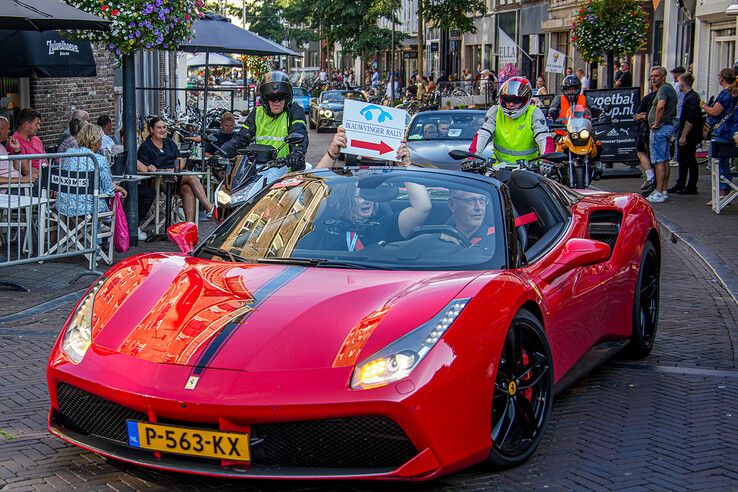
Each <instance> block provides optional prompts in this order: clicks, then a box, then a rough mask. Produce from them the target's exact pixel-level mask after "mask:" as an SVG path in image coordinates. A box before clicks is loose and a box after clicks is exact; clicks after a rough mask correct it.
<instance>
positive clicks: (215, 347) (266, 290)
mask: <svg viewBox="0 0 738 492" xmlns="http://www.w3.org/2000/svg"><path fill="white" fill-rule="evenodd" d="M305 270H306V268H305V267H300V266H290V267H287V268H286V269H285V270H284V271H282V272H280V273H279V274H278V275H276V276H275V277H274V278H272V279H271V280H269V281H268V282H267V283H265V284H264V285H262V286H261V287H259V288H258V289H257V290H255V291H254V292H253V294H252V296H251V299H249V301H248V302H247V303H246V304H247V305H249V306H250V307H252V308H254V309H255V308H257V307H258V306H259V305H261V304H262V303H263V302H264V301H266V300H267V299H269V298H270V297H271V296H272V295H273V294H274V293H275V292H277V291H278V290H279V289H281V288H282V287H284V286H285V285H287V284H288V283H289V282H291V281H292V280H294V279H295V278H296V277H297V276H298V275H300V274H301V273H302V272H304V271H305ZM252 312H253V309H252V310H250V311H247V312H245V313H243V314H242V315H240V316H238V317H236V318H234V319H233V320H231V321H230V322H229V323H228V324H226V325H225V326H224V327H223V329H222V330H221V331H220V333H218V335H216V336H215V337H213V339H212V340H211V342H210V343H209V344H208V346H207V348H206V349H205V350H204V351H203V353H202V355H201V356H200V358H199V359H198V360H197V362H195V367H194V369H193V370H192V375H193V376H202V374H203V373H204V372H205V370H206V369H207V368H208V365H209V364H210V362H212V361H213V359H215V357H217V355H218V353H219V352H220V350H221V349H222V348H223V347H224V346H225V345H226V344H227V343H228V340H230V338H231V336H233V334H234V333H235V332H236V328H238V327H239V326H240V325H241V324H242V323H243V321H244V320H245V319H246V318H248V317H249V316H250V315H251V313H252Z"/></svg>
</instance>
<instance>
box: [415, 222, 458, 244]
mask: <svg viewBox="0 0 738 492" xmlns="http://www.w3.org/2000/svg"><path fill="white" fill-rule="evenodd" d="M435 233H439V234H448V235H449V236H453V237H454V238H456V239H458V240H459V241H460V242H461V245H462V246H464V247H465V248H470V247H471V246H472V243H471V241H469V238H468V237H466V236H465V235H463V234H462V233H460V232H459V231H457V230H456V229H455V228H454V227H451V226H450V225H445V224H437V225H424V226H420V227H416V228H415V229H414V230H413V232H412V233H410V237H409V238H408V239H412V238H414V237H417V236H422V235H424V234H435Z"/></svg>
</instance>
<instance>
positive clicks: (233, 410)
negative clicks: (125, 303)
mask: <svg viewBox="0 0 738 492" xmlns="http://www.w3.org/2000/svg"><path fill="white" fill-rule="evenodd" d="M92 352H93V349H90V351H89V352H88V354H87V355H86V356H85V359H84V361H83V363H82V364H79V365H74V364H71V363H68V362H63V361H60V360H59V358H57V361H56V362H52V363H51V364H50V366H49V370H48V384H49V393H50V397H51V408H50V412H49V430H50V431H51V432H52V433H53V434H55V435H57V436H58V437H60V438H62V439H64V440H65V441H67V442H69V443H71V444H74V445H76V446H79V447H82V448H84V449H87V450H90V451H93V452H96V453H99V454H102V455H105V456H108V457H112V458H116V459H120V460H123V461H127V462H130V463H134V464H138V465H142V466H146V467H151V468H157V469H165V470H172V471H179V472H186V473H193V474H200V475H208V476H220V477H239V478H248V477H251V478H312V479H315V478H320V479H332V478H335V479H347V478H366V479H369V478H371V479H402V480H424V479H429V478H434V477H436V476H439V475H441V474H445V473H448V472H450V471H454V470H456V469H460V468H463V467H465V466H469V465H471V464H473V463H476V462H479V461H481V460H482V459H484V457H485V456H486V455H487V453H488V452H489V442H488V440H486V439H484V438H480V437H483V432H480V430H479V428H478V427H479V426H480V425H482V424H481V423H479V421H478V420H477V424H476V427H477V428H476V430H475V431H472V429H474V428H475V425H474V422H473V421H470V420H463V421H460V422H457V421H456V419H454V418H453V417H452V416H453V415H454V413H453V412H454V409H453V408H452V409H451V410H450V412H451V413H450V414H448V415H447V414H446V413H447V412H449V410H447V409H446V407H447V406H448V405H447V401H445V399H444V398H443V392H440V391H439V390H440V387H438V388H437V387H436V384H435V383H434V382H431V384H428V385H426V387H424V388H422V389H421V390H415V385H414V384H413V383H412V382H411V381H409V380H403V381H400V382H398V383H395V384H392V385H388V386H386V387H383V388H375V389H373V390H363V391H352V390H349V389H348V388H347V384H346V382H347V381H348V378H349V377H350V368H345V369H346V370H345V371H343V370H342V369H334V368H330V369H316V370H312V371H301V374H300V375H301V376H302V377H301V378H298V377H297V375H296V374H295V375H288V376H287V377H285V374H283V373H273V374H260V375H258V377H256V375H249V374H248V373H242V372H240V371H228V370H219V369H208V370H207V372H206V373H205V375H204V376H203V377H202V378H201V380H200V382H199V384H198V386H197V390H196V391H188V390H184V389H183V388H184V382H185V381H187V379H188V375H189V374H190V371H191V368H189V367H183V366H174V365H166V364H154V363H149V362H145V361H141V360H137V359H132V358H130V357H127V356H123V355H119V354H107V355H106V356H102V355H101V354H96V353H92ZM311 381H320V382H321V384H311V383H310V382H311ZM174 382H177V383H179V382H182V384H176V388H175V387H174V386H175V384H174ZM321 387H322V388H323V390H321ZM326 387H328V388H336V389H335V390H333V391H325V390H324V388H326ZM411 389H412V390H411ZM413 390H414V391H413ZM470 404H471V402H470V401H467V402H466V403H461V402H460V405H470ZM467 408H468V407H467ZM467 413H468V410H467ZM441 415H445V416H446V417H449V416H451V418H448V421H443V422H439V420H438V417H439V416H441ZM129 419H130V420H143V421H151V422H159V423H164V424H172V425H180V426H188V427H193V428H205V429H219V430H223V431H238V432H248V433H249V434H250V435H251V436H252V461H251V462H250V463H249V464H246V465H244V464H243V463H234V462H226V461H220V460H212V459H202V458H194V457H187V456H178V455H174V454H166V453H157V452H152V451H146V450H141V449H138V448H133V447H129V446H128V445H127V432H126V430H125V428H126V427H125V425H126V421H127V420H129Z"/></svg>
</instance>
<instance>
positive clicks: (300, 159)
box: [222, 71, 308, 171]
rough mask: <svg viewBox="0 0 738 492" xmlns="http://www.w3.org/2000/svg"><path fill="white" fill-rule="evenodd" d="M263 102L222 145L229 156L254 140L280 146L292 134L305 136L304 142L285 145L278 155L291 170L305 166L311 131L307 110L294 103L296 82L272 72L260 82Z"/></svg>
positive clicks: (260, 93) (260, 94)
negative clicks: (293, 83) (293, 87)
mask: <svg viewBox="0 0 738 492" xmlns="http://www.w3.org/2000/svg"><path fill="white" fill-rule="evenodd" d="M259 96H260V105H259V106H257V107H255V108H254V109H253V110H251V112H250V113H249V115H248V116H247V117H246V121H245V123H244V124H243V125H242V128H241V130H240V131H239V132H238V133H237V134H236V135H235V136H234V137H233V138H232V139H231V140H230V141H229V142H228V143H226V144H225V145H223V147H222V153H223V154H225V155H226V157H233V156H234V155H236V150H237V149H239V148H243V147H246V146H248V145H249V144H252V143H257V144H262V145H270V146H272V147H274V148H275V149H276V148H279V147H281V146H282V144H284V138H285V137H286V136H287V135H289V134H291V133H300V134H303V135H305V139H304V140H303V141H302V143H300V144H297V145H292V146H286V145H285V146H284V147H283V148H282V150H280V151H279V153H278V154H277V158H283V159H284V163H285V165H287V166H289V168H290V170H291V171H301V170H303V169H305V154H306V153H307V148H308V131H307V123H306V122H305V111H304V110H303V109H302V106H301V105H300V104H292V84H291V83H290V80H289V78H288V77H287V74H285V73H283V72H276V71H275V72H269V73H267V74H266V75H264V76H263V77H262V79H261V82H260V84H259Z"/></svg>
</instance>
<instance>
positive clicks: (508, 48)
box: [497, 27, 518, 65]
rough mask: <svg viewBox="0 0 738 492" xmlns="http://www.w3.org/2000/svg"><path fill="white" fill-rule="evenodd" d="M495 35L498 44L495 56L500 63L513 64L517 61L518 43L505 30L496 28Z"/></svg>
mask: <svg viewBox="0 0 738 492" xmlns="http://www.w3.org/2000/svg"><path fill="white" fill-rule="evenodd" d="M497 37H498V38H499V46H498V48H497V56H499V62H498V63H500V64H502V65H507V64H508V63H511V64H513V65H515V64H516V63H517V62H518V45H517V44H516V43H515V40H514V39H513V38H511V37H510V36H508V35H507V33H506V32H505V31H503V30H502V29H500V28H499V27H498V28H497Z"/></svg>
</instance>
